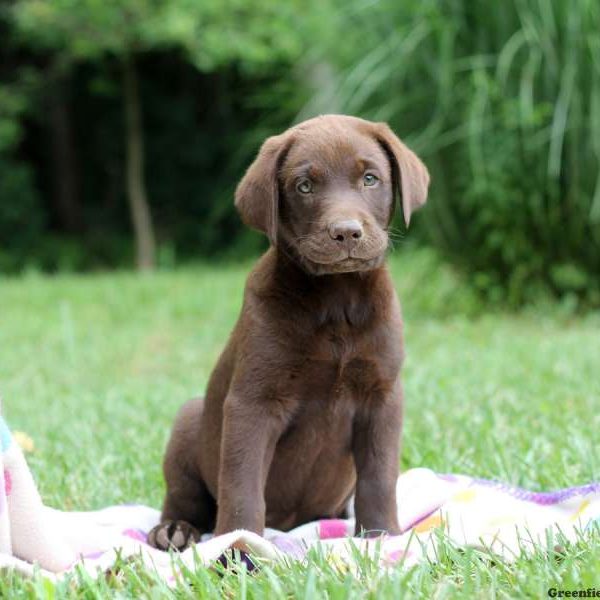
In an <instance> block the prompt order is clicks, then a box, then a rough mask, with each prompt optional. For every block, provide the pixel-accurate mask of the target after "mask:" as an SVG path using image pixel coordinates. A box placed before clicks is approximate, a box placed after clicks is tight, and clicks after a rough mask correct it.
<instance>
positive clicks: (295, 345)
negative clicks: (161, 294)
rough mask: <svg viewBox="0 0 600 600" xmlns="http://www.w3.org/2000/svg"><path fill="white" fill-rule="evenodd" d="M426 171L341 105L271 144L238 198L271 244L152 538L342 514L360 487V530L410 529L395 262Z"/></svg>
mask: <svg viewBox="0 0 600 600" xmlns="http://www.w3.org/2000/svg"><path fill="white" fill-rule="evenodd" d="M365 173H367V174H369V175H368V176H367V177H366V178H365ZM370 175H374V176H375V177H376V183H375V184H373V185H367V183H366V182H367V180H368V181H372V179H371V178H370ZM307 182H308V183H307ZM428 182H429V178H428V174H427V170H426V169H425V167H424V166H423V164H422V163H421V162H420V160H419V159H418V158H417V157H416V156H415V155H414V154H413V153H412V152H411V151H410V150H409V149H408V148H407V147H406V146H405V145H404V144H402V142H400V140H399V139H398V138H397V137H396V136H395V135H394V134H393V133H392V131H391V130H390V129H389V127H388V126H387V125H385V124H375V123H370V122H368V121H363V120H361V119H356V118H353V117H346V116H334V115H330V116H324V117H318V118H316V119H312V120H310V121H306V122H304V123H301V124H300V125H297V126H296V127H293V128H291V129H290V130H288V131H287V132H285V133H283V134H282V135H279V136H275V137H272V138H269V139H268V140H267V141H266V142H265V143H264V145H263V147H262V148H261V150H260V152H259V155H258V157H257V158H256V160H255V162H254V163H253V164H252V165H251V166H250V168H249V169H248V172H247V173H246V175H245V177H244V178H243V179H242V181H241V182H240V185H239V186H238V189H237V192H236V206H237V207H238V210H239V211H240V213H241V216H242V219H243V220H244V222H245V223H246V224H248V225H249V226H251V227H253V228H256V229H258V230H260V231H263V232H264V233H266V234H267V235H268V236H269V238H270V240H271V248H270V249H269V250H268V252H267V253H266V254H265V255H264V256H263V257H262V258H261V259H260V261H259V262H258V264H257V266H256V267H255V268H254V270H253V271H252V273H251V274H250V276H249V278H248V281H247V285H246V290H245V295H244V304H243V307H242V311H241V314H240V317H239V320H238V322H237V324H236V326H235V328H234V330H233V333H232V335H231V337H230V339H229V342H228V343H227V346H226V348H225V350H224V351H223V354H222V355H221V358H220V359H219V362H218V363H217V365H216V367H215V370H214V371H213V373H212V376H211V378H210V381H209V384H208V389H207V392H206V397H205V399H196V400H192V401H191V402H188V403H187V404H186V405H185V406H184V407H183V408H182V409H181V411H180V413H179V416H178V417H177V420H176V423H175V426H174V429H173V433H172V436H171V440H170V442H169V446H168V449H167V454H166V458H165V463H164V472H165V478H166V482H167V497H166V500H165V504H164V509H163V515H162V524H161V525H160V526H159V527H158V528H156V529H155V530H154V531H153V534H152V535H151V542H153V543H154V544H155V545H156V546H158V547H167V546H168V545H172V546H175V547H179V548H181V547H184V546H185V545H186V544H187V543H188V541H189V540H190V539H197V537H198V532H197V530H198V531H201V532H204V531H211V530H213V529H214V530H215V532H216V533H225V532H228V531H231V530H233V529H241V528H243V529H248V530H251V531H255V532H258V533H262V531H263V529H264V527H265V526H268V527H274V528H277V529H284V530H286V529H290V528H293V527H296V526H297V525H300V524H302V523H305V522H308V521H311V520H313V519H317V518H321V517H337V516H340V515H342V514H343V513H344V510H345V507H346V505H347V502H348V500H349V498H350V496H351V495H352V494H353V493H355V495H356V498H355V513H356V530H357V533H359V532H361V531H365V530H366V531H375V532H379V531H389V532H391V533H398V523H397V517H396V494H395V484H396V479H397V475H398V457H399V442H400V433H401V420H402V389H401V383H400V377H399V373H400V366H401V363H402V357H403V350H402V321H401V316H400V307H399V303H398V299H397V297H396V293H395V291H394V288H393V285H392V281H391V279H390V276H389V274H388V271H387V270H386V268H385V266H384V264H383V263H384V258H385V254H386V250H387V246H388V235H387V229H388V226H389V224H390V220H391V217H392V214H393V210H394V187H395V186H397V188H398V189H399V191H400V193H401V198H402V207H403V212H404V218H405V220H406V223H407V224H408V222H409V219H410V215H411V212H412V211H413V210H415V209H416V208H418V207H419V206H420V205H422V204H423V203H424V202H425V200H426V195H427V186H428ZM299 186H300V187H299ZM309 188H311V191H310V192H308V193H306V190H307V189H309ZM301 190H304V192H302V191H301ZM190 525H191V526H192V528H190V527H189V526H190ZM190 529H191V531H192V532H193V535H191V536H190Z"/></svg>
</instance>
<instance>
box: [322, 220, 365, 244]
mask: <svg viewBox="0 0 600 600" xmlns="http://www.w3.org/2000/svg"><path fill="white" fill-rule="evenodd" d="M362 234H363V228H362V225H361V224H360V223H359V222H358V221H355V220H351V221H336V222H335V223H331V225H329V235H330V236H331V239H332V240H336V241H337V242H342V243H347V242H352V241H356V240H359V239H360V238H361V237H362Z"/></svg>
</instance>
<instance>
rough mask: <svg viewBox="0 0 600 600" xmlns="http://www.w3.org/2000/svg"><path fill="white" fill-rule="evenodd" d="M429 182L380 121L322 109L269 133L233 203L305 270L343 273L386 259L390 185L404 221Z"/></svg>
mask: <svg viewBox="0 0 600 600" xmlns="http://www.w3.org/2000/svg"><path fill="white" fill-rule="evenodd" d="M428 185H429V174H428V172H427V169H426V168H425V165H423V163H422V162H421V161H420V160H419V158H418V157H417V156H416V155H415V154H414V153H413V152H412V151H411V150H409V149H408V148H407V147H406V146H405V145H404V144H403V143H402V142H401V141H400V140H399V139H398V138H397V137H396V135H395V134H394V133H393V132H392V130H391V129H390V128H389V127H388V126H387V125H386V124H385V123H371V122H369V121H364V120H362V119H357V118H355V117H348V116H343V115H327V116H322V117H317V118H315V119H310V120H309V121H305V122H304V123H300V124H299V125H297V126H295V127H292V128H291V129H289V130H288V131H286V132H285V133H283V134H281V135H277V136H274V137H271V138H269V139H267V140H266V141H265V143H264V144H263V146H262V148H261V149H260V152H259V154H258V157H257V158H256V160H255V161H254V163H253V164H252V165H251V166H250V168H249V169H248V171H247V173H246V175H245V176H244V178H243V179H242V181H241V182H240V184H239V185H238V188H237V191H236V197H235V203H236V206H237V208H238V210H239V212H240V214H241V216H242V220H243V221H244V222H245V223H246V224H247V225H248V226H250V227H252V228H254V229H258V230H259V231H262V232H264V233H266V234H267V235H268V236H269V239H270V240H271V243H272V244H273V245H285V247H286V248H288V249H290V250H291V251H292V253H293V254H294V256H295V257H296V259H297V260H298V261H299V262H300V264H301V265H302V266H303V267H304V268H305V269H306V270H307V271H308V272H309V273H312V274H315V275H321V274H326V273H347V272H351V271H366V270H370V269H374V268H376V267H378V266H379V265H380V264H381V263H382V262H383V260H384V257H385V253H386V250H387V247H388V233H387V230H388V227H389V224H390V221H391V219H392V216H393V213H394V196H395V195H396V194H395V190H397V192H398V195H399V196H400V197H401V199H402V210H403V213H404V220H405V222H406V224H407V225H408V223H409V221H410V216H411V213H412V212H413V211H414V210H416V209H417V208H419V207H420V206H421V205H423V204H424V203H425V201H426V199H427V188H428Z"/></svg>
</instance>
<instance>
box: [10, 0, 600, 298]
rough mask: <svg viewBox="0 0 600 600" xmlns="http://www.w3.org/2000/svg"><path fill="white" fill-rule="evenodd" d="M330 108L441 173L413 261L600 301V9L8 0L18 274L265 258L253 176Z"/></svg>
mask: <svg viewBox="0 0 600 600" xmlns="http://www.w3.org/2000/svg"><path fill="white" fill-rule="evenodd" d="M326 112H342V113H349V114H353V115H357V116H361V117H364V118H367V119H373V120H383V121H388V122H389V123H390V124H391V126H392V127H393V128H394V130H395V131H396V132H397V133H398V134H399V135H400V136H401V137H403V138H404V139H405V140H406V141H407V143H408V144H409V145H410V146H411V147H412V148H413V149H414V150H415V151H416V152H417V153H419V154H420V156H421V157H422V158H423V159H424V161H425V162H426V164H427V165H428V167H429V169H430V171H431V173H432V177H433V186H432V189H431V196H430V201H429V204H428V205H427V207H426V208H425V209H424V210H423V211H421V212H420V213H419V214H418V215H417V216H416V217H415V219H414V221H413V225H411V231H410V236H408V237H405V241H404V242H400V244H399V245H400V250H402V247H403V245H405V246H406V247H409V246H412V245H417V246H420V247H424V248H427V250H424V251H423V252H426V253H427V256H428V257H430V258H428V259H427V260H432V261H434V264H437V262H436V261H440V263H441V262H443V263H449V264H450V265H451V266H452V268H453V269H455V270H456V271H457V272H458V273H459V274H460V276H461V277H462V278H463V281H464V284H465V286H468V287H469V288H470V289H471V290H472V291H473V292H474V294H476V295H477V297H479V298H482V299H484V300H485V302H487V303H492V304H499V305H503V306H520V305H523V304H527V303H529V302H532V301H534V300H536V299H537V298H539V297H544V298H558V299H560V300H561V302H563V303H566V304H567V305H568V306H570V307H573V308H574V309H576V310H579V309H585V308H588V307H599V306H600V168H599V165H600V3H599V2H598V1H597V0H578V2H567V1H566V0H564V1H563V0H506V1H505V2H487V1H478V0H474V1H472V0H439V1H433V0H418V1H417V0H404V1H402V2H398V0H377V1H368V0H358V1H357V0H350V1H343V0H321V1H318V2H317V1H316V0H303V1H302V2H299V1H296V0H292V1H287V2H281V1H278V0H203V1H202V2H198V1H197V0H160V1H159V0H127V1H120V2H119V1H116V0H105V1H98V0H53V1H52V2H49V1H47V0H15V1H12V2H11V1H7V0H3V1H2V4H0V273H5V274H12V273H23V272H31V271H34V272H38V271H43V272H63V271H96V270H109V269H128V268H132V269H133V268H138V269H143V270H151V269H157V268H158V269H170V268H173V267H175V266H178V265H182V264H186V263H190V262H198V261H204V262H206V261H209V260H210V261H214V262H218V261H235V260H239V257H241V256H248V254H252V253H256V254H257V253H258V252H259V251H260V250H261V249H262V248H264V247H265V244H266V241H265V240H264V239H262V238H261V237H260V236H259V235H257V234H254V233H252V232H250V231H248V230H247V229H245V228H244V227H243V226H242V225H241V223H240V221H239V219H238V217H237V215H236V213H235V211H234V206H233V191H234V189H235V185H236V183H237V181H238V179H239V178H240V176H241V174H242V173H243V171H244V169H245V168H246V167H247V166H248V164H249V163H250V162H251V160H252V158H253V156H254V154H255V153H256V151H257V149H258V147H259V145H260V143H261V142H262V141H263V140H264V138H265V137H266V136H268V135H271V134H274V133H277V132H280V131H281V130H282V129H284V128H286V127H288V126H289V125H291V124H293V123H295V122H297V121H299V120H303V119H305V118H308V117H311V116H314V115H317V114H321V113H326ZM397 226H398V228H402V224H401V222H400V220H399V221H398V223H397ZM408 239H410V243H409V242H408ZM431 257H433V258H431Z"/></svg>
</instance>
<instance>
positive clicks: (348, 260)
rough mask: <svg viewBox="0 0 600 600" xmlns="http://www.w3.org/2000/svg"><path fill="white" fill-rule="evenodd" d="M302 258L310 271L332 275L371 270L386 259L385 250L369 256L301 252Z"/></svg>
mask: <svg viewBox="0 0 600 600" xmlns="http://www.w3.org/2000/svg"><path fill="white" fill-rule="evenodd" d="M300 260H301V262H302V264H303V265H304V266H305V267H306V269H307V270H308V271H310V272H311V273H313V274H315V275H330V274H335V273H356V272H359V271H371V270H373V269H376V268H377V267H379V266H381V264H382V263H383V261H384V260H385V250H384V251H383V252H382V253H380V254H377V255H374V256H369V257H364V258H363V257H355V256H351V255H347V256H346V257H342V258H339V257H335V258H333V257H326V256H318V255H317V256H314V255H310V254H308V253H306V254H300Z"/></svg>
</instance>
